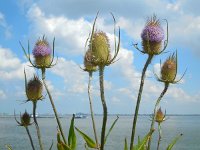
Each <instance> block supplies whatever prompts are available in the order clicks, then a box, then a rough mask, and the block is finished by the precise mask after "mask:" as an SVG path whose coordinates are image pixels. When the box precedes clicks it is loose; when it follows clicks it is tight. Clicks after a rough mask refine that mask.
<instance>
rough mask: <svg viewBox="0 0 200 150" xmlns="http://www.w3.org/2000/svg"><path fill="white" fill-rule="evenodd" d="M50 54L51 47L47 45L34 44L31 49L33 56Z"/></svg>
mask: <svg viewBox="0 0 200 150" xmlns="http://www.w3.org/2000/svg"><path fill="white" fill-rule="evenodd" d="M50 54H51V48H50V47H49V46H47V45H35V47H34V49H33V55H34V56H47V55H50Z"/></svg>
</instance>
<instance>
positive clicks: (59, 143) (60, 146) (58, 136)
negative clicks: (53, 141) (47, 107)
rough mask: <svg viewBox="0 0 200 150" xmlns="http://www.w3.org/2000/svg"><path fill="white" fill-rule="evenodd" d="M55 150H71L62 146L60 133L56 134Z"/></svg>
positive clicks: (66, 146)
mask: <svg viewBox="0 0 200 150" xmlns="http://www.w3.org/2000/svg"><path fill="white" fill-rule="evenodd" d="M57 149H58V150H72V149H71V148H70V147H69V146H68V145H66V144H64V143H63V142H62V141H61V139H60V132H59V131H58V133H57Z"/></svg>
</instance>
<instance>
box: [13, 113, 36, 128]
mask: <svg viewBox="0 0 200 150" xmlns="http://www.w3.org/2000/svg"><path fill="white" fill-rule="evenodd" d="M14 116H15V114H14ZM15 120H16V122H17V123H18V125H19V126H24V127H27V126H30V125H31V124H32V123H31V116H30V114H29V113H27V111H25V112H24V113H23V114H22V115H21V114H20V122H19V121H18V120H17V119H16V116H15Z"/></svg>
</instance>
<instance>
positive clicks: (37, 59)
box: [20, 36, 67, 144]
mask: <svg viewBox="0 0 200 150" xmlns="http://www.w3.org/2000/svg"><path fill="white" fill-rule="evenodd" d="M54 44H55V38H54V40H53V55H52V49H51V48H50V46H49V43H48V42H47V40H46V38H45V36H43V38H42V39H39V40H38V41H37V42H36V44H35V47H34V49H33V56H34V62H32V60H31V57H30V50H29V48H30V47H29V43H28V54H27V52H26V50H25V48H24V47H23V46H22V44H21V43H20V45H21V47H22V49H23V51H24V54H25V56H26V57H27V59H28V60H29V62H30V63H31V65H32V66H33V67H35V68H37V69H41V72H42V81H43V84H44V86H45V89H46V91H47V94H48V96H49V100H50V102H51V105H52V108H53V111H54V115H55V117H56V121H57V124H58V128H59V130H60V133H61V136H62V138H63V141H64V143H65V144H67V141H66V138H65V136H64V132H63V130H62V126H61V123H60V120H59V117H58V114H57V111H56V107H55V105H54V101H53V98H52V96H51V93H50V91H49V89H48V86H47V84H46V81H45V71H46V68H51V67H52V66H54V65H55V64H53V61H54Z"/></svg>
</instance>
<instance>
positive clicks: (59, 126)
mask: <svg viewBox="0 0 200 150" xmlns="http://www.w3.org/2000/svg"><path fill="white" fill-rule="evenodd" d="M41 70H42V81H43V84H44V86H45V89H46V91H47V94H48V96H49V100H50V102H51V106H52V108H53V111H54V115H55V117H56V121H57V124H58V128H59V130H60V133H61V136H62V138H63V141H64V143H65V144H67V141H66V139H65V136H64V132H63V129H62V126H61V123H60V120H59V117H58V114H57V111H56V107H55V105H54V102H53V98H52V96H51V93H50V91H49V89H48V86H47V84H46V81H45V68H42V69H41Z"/></svg>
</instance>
